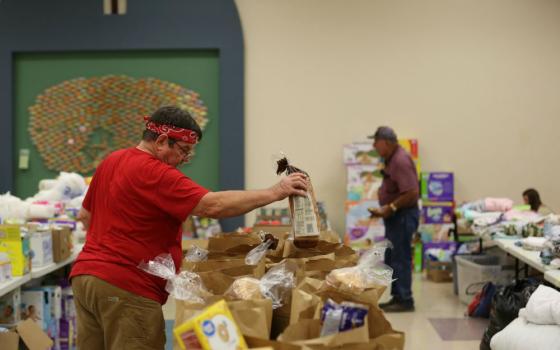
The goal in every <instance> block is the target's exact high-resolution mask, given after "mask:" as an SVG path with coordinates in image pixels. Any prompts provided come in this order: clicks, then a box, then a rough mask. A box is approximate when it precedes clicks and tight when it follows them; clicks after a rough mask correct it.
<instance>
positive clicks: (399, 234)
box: [384, 208, 420, 303]
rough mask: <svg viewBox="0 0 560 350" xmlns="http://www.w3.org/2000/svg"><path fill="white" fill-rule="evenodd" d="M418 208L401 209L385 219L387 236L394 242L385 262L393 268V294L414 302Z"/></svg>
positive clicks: (402, 299) (400, 299) (395, 296)
mask: <svg viewBox="0 0 560 350" xmlns="http://www.w3.org/2000/svg"><path fill="white" fill-rule="evenodd" d="M419 215H420V213H419V210H418V208H408V209H400V210H398V211H397V212H396V213H395V214H394V215H393V216H391V217H389V218H387V219H385V220H384V222H385V237H387V239H388V240H389V241H391V243H393V249H387V251H386V253H385V264H387V265H389V266H390V267H391V268H392V269H393V279H394V280H395V281H393V284H392V285H391V288H392V290H391V295H392V296H393V297H394V298H396V299H397V300H399V301H404V302H411V303H413V302H414V299H413V298H412V288H411V286H412V249H411V247H410V244H411V241H412V235H413V234H414V232H416V230H417V229H418V219H419Z"/></svg>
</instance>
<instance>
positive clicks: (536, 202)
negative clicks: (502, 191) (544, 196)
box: [523, 188, 552, 215]
mask: <svg viewBox="0 0 560 350" xmlns="http://www.w3.org/2000/svg"><path fill="white" fill-rule="evenodd" d="M523 202H524V203H525V204H527V205H529V206H530V207H531V210H532V211H534V212H535V213H539V214H541V215H548V214H552V210H550V209H549V208H548V207H547V206H546V205H544V204H543V203H542V201H541V196H540V195H539V192H537V190H535V189H533V188H529V189H527V190H525V191H524V192H523Z"/></svg>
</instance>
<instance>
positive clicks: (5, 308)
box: [0, 288, 21, 327]
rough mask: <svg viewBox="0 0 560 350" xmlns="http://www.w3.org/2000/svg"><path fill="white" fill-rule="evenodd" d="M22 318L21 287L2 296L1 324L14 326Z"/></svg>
mask: <svg viewBox="0 0 560 350" xmlns="http://www.w3.org/2000/svg"><path fill="white" fill-rule="evenodd" d="M20 320H21V291H20V289H19V288H17V289H15V290H13V291H11V292H10V293H8V294H5V295H3V296H1V297H0V325H1V326H3V327H6V326H14V325H15V324H16V323H18V322H19V321H20Z"/></svg>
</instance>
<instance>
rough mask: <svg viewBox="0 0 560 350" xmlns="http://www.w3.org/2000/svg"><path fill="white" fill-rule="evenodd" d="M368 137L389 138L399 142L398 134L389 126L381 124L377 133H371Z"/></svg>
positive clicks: (376, 138)
mask: <svg viewBox="0 0 560 350" xmlns="http://www.w3.org/2000/svg"><path fill="white" fill-rule="evenodd" d="M368 139H375V140H388V141H394V142H397V134H396V133H395V131H394V130H393V129H391V128H390V127H388V126H380V127H378V128H377V130H376V131H375V134H373V135H369V136H368Z"/></svg>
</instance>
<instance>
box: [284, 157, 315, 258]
mask: <svg viewBox="0 0 560 350" xmlns="http://www.w3.org/2000/svg"><path fill="white" fill-rule="evenodd" d="M277 165H278V167H277V169H276V174H277V175H280V174H282V173H284V172H285V173H286V175H290V174H293V173H302V174H305V175H306V176H307V178H308V180H309V183H308V188H307V196H305V197H304V196H290V197H289V202H290V215H291V219H292V230H293V234H294V244H295V246H296V247H298V248H311V247H315V246H316V245H317V243H318V242H319V234H320V229H319V228H320V227H321V223H320V217H319V210H318V207H317V201H316V200H315V194H314V191H313V186H312V185H311V180H310V178H309V174H307V173H306V172H305V171H303V170H301V169H298V168H296V167H294V166H292V165H290V164H289V162H288V159H287V158H286V157H284V158H282V159H280V160H278V161H277Z"/></svg>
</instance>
